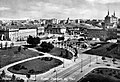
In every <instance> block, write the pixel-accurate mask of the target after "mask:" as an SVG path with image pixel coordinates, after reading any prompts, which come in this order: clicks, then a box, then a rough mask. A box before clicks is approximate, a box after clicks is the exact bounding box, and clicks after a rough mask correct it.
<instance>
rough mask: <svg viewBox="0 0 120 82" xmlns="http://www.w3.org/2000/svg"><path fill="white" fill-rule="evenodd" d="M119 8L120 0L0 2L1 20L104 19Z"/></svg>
mask: <svg viewBox="0 0 120 82" xmlns="http://www.w3.org/2000/svg"><path fill="white" fill-rule="evenodd" d="M119 8H120V0H0V19H27V18H29V19H42V18H57V19H67V18H68V17H69V18H70V19H104V17H105V16H106V15H107V11H108V10H109V11H110V15H112V14H113V12H114V11H115V12H116V16H117V17H120V9H119Z"/></svg>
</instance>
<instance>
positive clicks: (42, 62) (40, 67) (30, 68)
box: [8, 57, 63, 75]
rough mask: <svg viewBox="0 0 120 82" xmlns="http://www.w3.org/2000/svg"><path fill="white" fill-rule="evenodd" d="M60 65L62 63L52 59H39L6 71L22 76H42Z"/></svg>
mask: <svg viewBox="0 0 120 82" xmlns="http://www.w3.org/2000/svg"><path fill="white" fill-rule="evenodd" d="M62 63H63V62H62V61H60V60H58V59H55V58H52V57H41V58H37V59H33V60H30V61H27V62H23V63H20V64H17V65H14V66H12V67H9V68H8V71H10V72H12V73H14V74H22V75H26V74H30V75H34V74H42V73H45V72H47V71H49V70H50V69H51V68H54V67H57V66H59V65H61V64H62Z"/></svg>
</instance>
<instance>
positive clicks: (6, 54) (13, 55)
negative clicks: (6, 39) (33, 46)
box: [0, 46, 40, 67]
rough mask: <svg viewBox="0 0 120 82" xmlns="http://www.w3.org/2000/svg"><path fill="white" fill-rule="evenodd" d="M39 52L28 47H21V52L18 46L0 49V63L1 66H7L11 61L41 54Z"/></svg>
mask: <svg viewBox="0 0 120 82" xmlns="http://www.w3.org/2000/svg"><path fill="white" fill-rule="evenodd" d="M39 55H40V54H39V53H38V52H34V51H31V50H28V49H23V48H21V50H20V52H19V51H18V47H17V46H16V47H12V48H7V49H0V65H1V67H3V66H6V65H8V64H10V63H13V62H16V61H20V60H23V59H27V58H31V57H35V56H39Z"/></svg>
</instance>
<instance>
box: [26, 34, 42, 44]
mask: <svg viewBox="0 0 120 82" xmlns="http://www.w3.org/2000/svg"><path fill="white" fill-rule="evenodd" d="M27 43H28V44H31V45H37V44H39V43H40V38H39V37H34V38H33V37H32V36H30V35H29V37H28V38H27Z"/></svg>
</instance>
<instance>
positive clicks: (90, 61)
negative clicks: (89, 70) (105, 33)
mask: <svg viewBox="0 0 120 82" xmlns="http://www.w3.org/2000/svg"><path fill="white" fill-rule="evenodd" d="M89 57H90V65H89V67H90V66H91V56H89Z"/></svg>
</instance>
